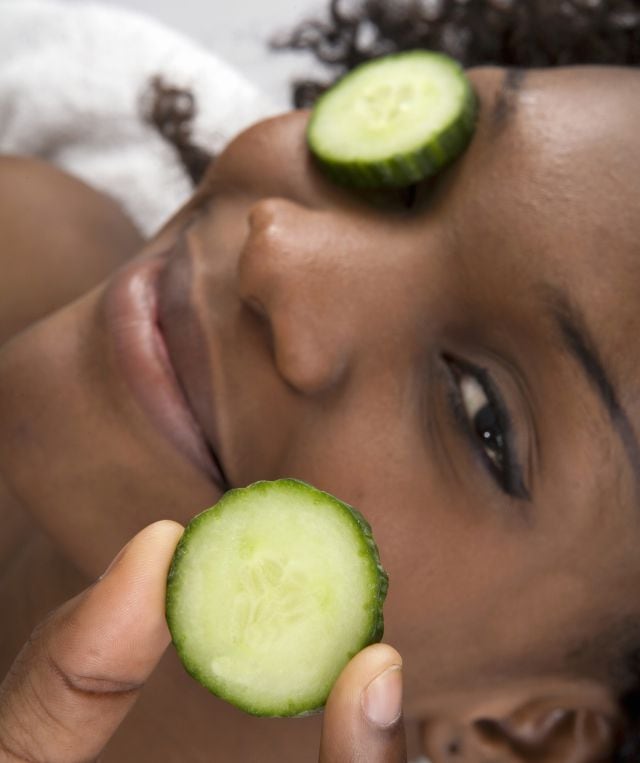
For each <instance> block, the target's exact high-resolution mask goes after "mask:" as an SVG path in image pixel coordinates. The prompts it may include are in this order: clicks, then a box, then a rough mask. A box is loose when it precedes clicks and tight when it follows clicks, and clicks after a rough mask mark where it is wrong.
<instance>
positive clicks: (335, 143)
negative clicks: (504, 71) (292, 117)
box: [307, 50, 477, 188]
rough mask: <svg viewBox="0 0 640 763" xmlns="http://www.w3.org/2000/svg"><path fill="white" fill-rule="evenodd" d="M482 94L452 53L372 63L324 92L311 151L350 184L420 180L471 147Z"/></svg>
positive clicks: (312, 123)
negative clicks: (468, 145) (479, 96)
mask: <svg viewBox="0 0 640 763" xmlns="http://www.w3.org/2000/svg"><path fill="white" fill-rule="evenodd" d="M476 108H477V107H476V97H475V94H474V92H473V89H472V87H471V83H470V82H469V80H468V78H467V76H466V74H465V73H464V71H463V69H462V68H461V66H460V65H459V64H458V63H457V62H456V61H454V60H453V59H452V58H449V57H448V56H446V55H444V54H441V53H433V52H430V51H425V50H414V51H409V52H406V53H396V54H393V55H389V56H385V57H383V58H379V59H375V60H373V61H369V62H367V63H365V64H362V65H361V66H359V67H357V68H356V69H354V70H353V71H351V72H349V73H348V74H347V75H345V76H344V77H343V78H342V79H341V80H339V81H338V82H337V83H336V84H335V85H334V86H333V87H331V88H330V89H329V90H327V92H326V93H324V95H322V96H321V97H320V98H319V99H318V101H317V102H316V105H315V107H314V109H313V112H312V115H311V118H310V120H309V126H308V129H307V141H308V144H309V148H310V149H311V152H312V153H313V154H314V156H315V157H316V159H317V160H318V161H319V163H320V165H321V166H322V167H323V169H324V170H325V171H326V172H327V173H328V174H329V176H330V177H331V178H332V179H333V180H335V181H336V182H338V183H340V184H342V185H348V186H355V187H362V188H373V187H385V186H387V187H396V186H406V185H410V184H412V183H416V182H418V181H420V180H422V179H423V178H425V177H428V176H429V175H433V174H434V173H435V172H437V171H438V170H440V169H441V168H442V167H444V166H445V165H446V164H448V163H449V162H451V161H452V160H453V159H455V158H456V156H458V155H459V154H460V153H461V152H462V151H463V150H464V149H465V147H466V146H467V144H468V143H469V140H470V138H471V136H472V134H473V130H474V126H475V120H476Z"/></svg>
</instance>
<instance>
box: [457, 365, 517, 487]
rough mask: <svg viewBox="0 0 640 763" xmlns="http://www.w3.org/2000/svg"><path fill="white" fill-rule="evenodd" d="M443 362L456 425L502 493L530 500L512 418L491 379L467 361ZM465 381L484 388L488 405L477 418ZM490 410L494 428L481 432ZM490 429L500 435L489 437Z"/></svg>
mask: <svg viewBox="0 0 640 763" xmlns="http://www.w3.org/2000/svg"><path fill="white" fill-rule="evenodd" d="M443 360H444V362H445V366H446V368H447V372H448V373H447V376H448V379H449V390H448V393H449V394H448V397H449V402H450V404H451V409H452V411H453V414H454V418H455V420H456V423H457V424H458V425H459V427H460V428H461V430H462V432H463V433H464V435H465V436H466V437H467V438H468V439H469V440H470V442H471V444H472V446H473V448H474V450H475V451H476V452H477V453H478V454H479V455H480V457H481V458H482V462H483V464H484V466H485V468H486V469H487V471H488V472H489V474H490V475H491V477H492V478H493V479H494V480H495V482H497V484H498V486H499V487H500V489H501V490H502V491H503V492H505V493H507V495H510V496H512V497H514V498H523V499H524V498H528V497H529V491H528V490H527V488H526V486H525V484H524V480H523V476H522V468H521V467H520V465H519V463H518V460H517V458H516V455H515V449H514V447H513V442H512V441H513V427H512V424H511V416H510V415H509V411H508V409H507V406H506V405H505V403H504V401H503V399H502V396H501V395H500V392H499V391H498V388H497V387H496V385H495V384H494V382H493V380H492V379H491V376H490V375H489V373H488V372H487V371H486V370H485V369H484V368H479V367H478V366H475V365H473V364H472V363H469V362H467V361H462V360H460V359H458V358H453V357H451V356H443ZM465 377H469V378H470V379H472V380H473V381H474V382H475V383H476V384H477V385H478V386H479V387H480V389H481V390H482V394H483V395H484V396H485V398H486V401H487V402H486V404H484V405H483V406H482V407H481V408H479V409H478V411H477V412H476V414H475V415H474V416H473V417H471V416H470V414H469V411H468V410H467V407H466V405H465V401H464V398H463V393H462V390H461V381H462V380H463V379H464V378H465ZM487 409H489V410H490V415H491V419H492V421H491V424H490V425H489V424H486V425H485V426H484V427H483V428H481V429H479V428H478V425H477V423H476V422H477V419H478V417H479V415H480V414H481V413H482V412H483V411H486V410H487ZM490 428H491V429H494V430H495V429H497V430H498V431H497V434H496V433H495V432H494V434H492V435H489V436H485V435H486V433H488V432H489V430H490ZM489 450H491V451H492V455H490V454H489Z"/></svg>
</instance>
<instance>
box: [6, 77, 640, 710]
mask: <svg viewBox="0 0 640 763" xmlns="http://www.w3.org/2000/svg"><path fill="white" fill-rule="evenodd" d="M470 76H471V78H472V80H473V83H474V86H475V88H476V91H477V93H478V96H479V100H480V116H479V123H478V128H477V132H476V135H475V137H474V139H473V141H472V144H471V146H470V147H469V149H468V150H467V152H466V153H465V154H464V155H463V156H462V157H461V158H460V159H459V160H458V161H457V162H456V163H455V164H454V165H453V166H452V167H451V168H450V169H448V170H447V171H446V172H444V173H442V174H441V175H440V176H439V177H437V178H436V179H433V180H427V181H425V182H424V183H422V184H421V185H420V186H419V187H418V189H417V193H416V196H415V200H414V202H413V205H412V206H410V207H409V206H406V204H407V197H406V195H405V197H404V200H403V198H402V197H401V195H400V194H398V193H396V192H395V191H389V192H388V193H387V192H384V193H381V194H379V195H378V194H376V195H365V194H361V193H353V192H350V191H347V190H343V189H340V188H336V187H334V186H333V185H331V184H330V183H329V182H328V181H327V180H325V179H324V177H323V176H322V174H321V173H320V172H319V171H318V170H317V168H316V167H315V166H314V163H313V161H312V160H311V159H310V157H309V154H308V152H307V148H306V144H305V137H304V130H305V125H306V121H307V114H306V113H302V112H301V113H293V114H289V115H286V116H283V117H281V118H277V119H275V120H272V121H268V122H265V123H262V124H259V125H257V126H255V127H254V128H252V129H250V130H249V131H248V132H245V133H244V134H242V135H241V136H240V137H238V138H237V139H236V141H235V142H234V143H232V144H231V146H230V147H229V148H228V149H227V150H226V151H225V153H224V154H223V155H222V156H221V157H220V158H219V159H218V161H217V162H216V164H215V166H214V167H213V169H212V171H211V172H210V173H209V176H208V177H207V179H206V181H205V183H204V185H203V186H202V188H201V189H200V191H199V193H198V194H197V196H196V198H195V199H194V201H193V202H192V203H191V204H190V205H189V206H188V207H187V208H185V209H184V210H182V211H181V212H180V213H179V214H178V215H177V217H176V218H174V220H173V221H172V222H171V223H170V224H169V225H168V226H167V227H166V228H165V230H164V231H163V232H162V233H161V234H160V235H159V236H158V237H157V238H156V239H155V240H154V241H152V242H150V244H149V245H148V246H147V247H146V248H145V251H144V252H143V253H142V255H141V257H139V258H137V259H136V260H135V261H134V262H133V263H132V264H131V265H130V266H128V267H127V268H125V269H124V270H123V271H121V272H120V273H118V274H116V276H115V277H114V278H113V279H112V280H111V281H110V282H108V283H106V284H105V285H103V286H102V287H100V288H98V289H96V290H95V291H93V292H92V293H90V294H89V295H87V296H86V297H85V298H83V299H81V300H80V301H78V302H76V303H74V304H73V305H71V306H69V307H68V308H66V309H64V310H62V311H60V312H59V313H57V314H56V315H54V316H53V317H51V318H49V319H47V320H45V321H43V322H42V323H40V324H38V325H36V326H35V327H33V328H32V329H30V330H29V331H27V332H25V333H24V334H22V335H20V336H18V337H17V338H16V340H14V342H13V343H10V344H9V345H8V346H6V347H5V348H4V350H3V353H2V355H1V356H0V433H1V436H0V465H1V466H2V470H3V476H4V478H5V480H6V481H7V482H8V483H9V485H10V487H11V488H12V489H13V490H14V491H15V493H16V494H17V495H18V496H19V497H20V498H21V499H22V500H23V501H24V503H25V504H26V505H28V506H29V507H30V508H31V509H32V510H33V511H34V512H36V513H37V515H38V516H39V517H40V519H41V521H42V522H43V523H44V524H45V526H46V527H47V528H48V530H49V532H50V533H51V534H52V535H53V536H54V538H55V539H56V540H57V541H58V542H59V544H60V545H61V546H62V547H63V548H64V549H65V551H66V552H67V553H68V555H69V556H70V557H71V558H72V559H74V560H75V561H76V562H77V563H78V564H79V565H80V566H81V567H83V568H84V569H85V570H86V571H87V572H90V573H91V574H95V573H97V572H98V571H99V570H100V569H101V568H102V566H103V565H104V564H105V563H106V561H107V560H108V558H109V557H110V555H112V554H113V553H114V551H115V550H116V548H117V547H118V546H119V545H120V544H122V543H123V542H124V541H125V540H126V539H127V538H128V537H129V536H130V535H132V534H133V532H134V531H135V530H136V529H138V528H139V527H141V526H142V525H144V524H147V523H149V522H151V521H153V520H155V519H158V518H161V517H173V518H175V519H178V520H180V521H182V522H186V521H188V520H189V518H190V517H191V516H193V515H194V514H195V513H197V512H199V511H200V510H202V509H204V508H205V507H207V506H209V505H210V504H212V503H213V502H215V501H216V499H218V498H219V497H220V495H221V494H222V492H223V490H224V489H225V487H226V485H227V484H230V485H232V486H238V485H245V484H248V483H250V482H253V481H255V480H258V479H275V478H277V477H283V476H290V477H297V478H300V479H302V480H306V481H308V482H311V483H313V484H315V485H316V486H318V487H320V488H322V489H325V490H328V491H330V492H332V493H334V494H336V495H337V496H339V497H340V498H342V499H343V500H345V501H347V502H349V503H351V504H353V505H355V506H356V507H358V508H359V509H360V510H361V511H362V512H363V513H364V514H365V516H366V517H367V518H368V519H369V520H370V522H371V524H372V525H373V529H374V534H375V537H376V539H377V541H378V543H379V546H380V549H381V555H382V559H383V563H384V565H385V566H386V568H387V569H388V571H389V575H390V590H389V598H388V605H387V607H386V609H385V614H386V622H387V630H386V640H388V641H389V642H391V643H393V644H394V645H395V646H396V647H397V648H398V649H399V650H400V651H401V652H402V653H403V656H404V659H405V665H406V666H407V670H406V682H407V686H406V700H407V713H408V714H410V715H411V714H415V715H416V716H420V715H422V714H424V713H428V712H429V708H430V707H431V704H432V703H433V701H434V697H439V698H440V699H439V701H445V700H443V699H442V698H445V697H447V696H449V695H451V696H453V693H454V690H456V689H459V688H464V689H465V690H467V691H468V692H472V691H473V689H474V687H476V686H486V685H487V683H488V682H490V681H492V680H495V677H496V676H498V677H499V680H500V681H508V680H510V677H511V676H513V675H518V676H520V677H522V676H524V677H535V676H539V675H541V674H544V673H546V672H553V671H558V670H559V666H561V665H564V664H568V663H565V657H566V656H567V653H569V652H571V650H572V649H573V648H574V647H577V646H578V645H579V644H580V643H581V642H582V640H583V638H584V637H585V634H589V633H591V632H592V631H593V630H594V628H595V624H596V623H600V624H602V623H606V622H608V619H609V618H613V616H614V615H616V616H618V615H620V614H623V613H624V612H628V613H633V612H634V611H635V610H636V609H637V606H636V604H635V602H634V599H633V594H632V591H633V590H634V589H635V590H637V583H638V577H639V576H638V572H639V570H638V569H637V567H638V564H637V563H636V562H635V558H636V549H637V544H638V540H639V534H638V517H639V516H640V515H639V514H638V511H640V509H639V506H638V495H637V493H638V488H639V484H638V479H639V473H640V472H639V469H640V448H639V447H638V442H637V439H636V431H637V428H638V423H637V422H638V417H639V416H640V407H639V406H640V400H639V398H638V394H637V390H638V385H637V377H638V371H637V364H638V358H639V355H638V348H637V346H636V342H635V338H636V337H637V336H638V335H639V333H640V310H639V309H638V296H637V295H638V286H639V284H640V257H638V254H639V253H640V252H639V250H638V240H639V235H638V234H639V230H638V228H639V225H638V203H637V177H638V176H640V158H639V157H640V152H639V151H638V136H637V124H638V119H639V118H640V113H639V112H640V108H639V107H638V105H637V104H638V103H640V98H638V95H640V79H639V78H638V75H637V74H633V73H631V72H630V71H623V70H597V69H593V70H589V69H575V70H558V71H555V72H531V73H529V74H528V75H527V76H526V77H525V76H523V75H522V74H520V73H516V74H514V73H513V72H507V73H505V72H504V71H502V70H498V69H482V70H475V71H472V72H471V73H470ZM212 450H213V452H214V453H215V457H214V458H212V456H211V451H212ZM215 462H217V465H216V463H215Z"/></svg>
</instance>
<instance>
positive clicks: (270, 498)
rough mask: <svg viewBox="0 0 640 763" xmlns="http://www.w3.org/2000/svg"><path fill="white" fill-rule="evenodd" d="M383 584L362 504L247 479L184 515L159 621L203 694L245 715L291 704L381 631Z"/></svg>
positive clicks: (317, 692) (312, 700)
mask: <svg viewBox="0 0 640 763" xmlns="http://www.w3.org/2000/svg"><path fill="white" fill-rule="evenodd" d="M386 592H387V575H386V573H385V571H384V570H383V568H382V566H381V564H380V558H379V555H378V551H377V548H376V546H375V543H374V541H373V538H372V535H371V529H370V527H369V525H368V524H367V522H366V520H365V519H364V518H363V517H362V515H361V514H359V513H358V512H357V511H356V510H355V509H353V508H351V507H350V506H348V505H347V504H345V503H342V502H341V501H339V500H338V499H337V498H334V497H333V496H331V495H329V494H328V493H324V492H322V491H320V490H317V489H316V488H314V487H312V486H311V485H307V484H306V483H304V482H299V481H297V480H293V479H282V480H276V481H275V482H257V483H255V484H254V485H250V486H249V487H247V488H239V489H235V490H231V491H229V492H228V493H226V494H225V495H224V497H223V498H222V499H221V500H220V501H219V502H218V503H217V504H216V505H215V506H214V507H213V508H211V509H209V510H207V511H205V512H203V513H202V514H200V515H198V516H197V517H196V518H195V519H194V520H193V521H192V522H191V523H190V524H189V525H188V526H187V528H186V530H185V532H184V535H183V537H182V539H181V540H180V543H179V544H178V547H177V548H176V551H175V554H174V558H173V562H172V564H171V568H170V570H169V577H168V582H167V599H166V613H167V622H168V624H169V629H170V631H171V636H172V639H173V643H174V644H175V647H176V649H177V651H178V653H179V655H180V658H181V659H182V662H183V664H184V666H185V668H186V669H187V671H188V672H189V673H190V674H191V675H192V676H193V677H194V678H196V679H197V680H198V681H199V682H200V683H202V684H203V685H204V686H205V687H206V688H207V689H209V690H210V691H212V692H213V693H214V694H216V695H218V696H219V697H221V698H222V699H225V700H227V701H229V702H231V703H232V704H234V705H236V706H237V707H240V708H241V709H243V710H245V711H247V712H249V713H252V714H254V715H266V716H292V715H302V714H305V713H308V712H311V711H313V710H316V709H318V708H320V707H321V706H322V705H323V704H324V703H325V701H326V699H327V696H328V694H329V692H330V691H331V687H332V686H333V683H334V682H335V680H336V678H337V677H338V675H339V673H340V671H341V670H342V668H343V667H344V666H345V665H346V663H347V662H348V661H349V659H350V658H351V657H352V656H353V655H354V654H356V652H358V651H359V650H360V649H362V648H364V647H365V646H367V645H368V644H372V643H374V642H376V641H379V640H380V639H381V638H382V631H383V620H382V604H383V602H384V598H385V596H386Z"/></svg>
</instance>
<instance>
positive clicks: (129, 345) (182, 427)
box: [104, 254, 227, 491]
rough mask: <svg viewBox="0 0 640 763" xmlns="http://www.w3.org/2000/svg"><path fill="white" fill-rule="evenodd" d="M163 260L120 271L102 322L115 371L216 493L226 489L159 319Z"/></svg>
mask: <svg viewBox="0 0 640 763" xmlns="http://www.w3.org/2000/svg"><path fill="white" fill-rule="evenodd" d="M168 262H169V254H164V255H161V256H154V257H149V258H148V259H142V260H140V261H139V262H136V263H135V264H133V265H131V266H129V267H126V268H125V269H124V270H122V271H121V272H120V273H119V274H118V275H117V276H116V277H115V279H114V281H113V282H112V284H111V285H110V286H109V288H108V289H107V292H106V294H105V303H104V307H105V317H106V323H107V329H108V332H109V337H110V339H111V343H112V347H113V349H114V351H115V357H116V359H117V363H118V366H119V368H120V370H121V372H122V375H123V377H124V380H125V382H126V384H127V386H128V387H129V389H130V391H131V393H132V394H133V397H134V399H135V401H136V403H137V404H138V406H139V407H140V408H141V409H142V411H143V412H144V413H145V414H146V415H147V417H148V418H149V419H150V420H151V422H152V423H153V424H154V425H155V427H156V429H157V430H158V431H159V432H160V433H162V434H163V435H164V436H165V437H166V438H167V439H168V440H169V441H170V442H171V443H172V444H173V446H174V447H175V449H176V450H177V451H178V452H179V453H181V454H182V455H183V456H184V457H186V458H187V459H188V460H189V461H191V463H192V464H194V465H195V466H196V467H197V468H198V469H200V470H201V471H203V472H204V473H205V474H206V475H207V476H208V477H209V479H211V480H212V481H213V482H214V483H215V484H216V486H217V487H219V488H220V490H222V491H225V490H226V489H227V485H226V480H225V478H224V476H223V473H222V470H221V469H220V467H219V465H218V463H217V457H216V455H215V453H214V452H212V448H211V446H210V444H209V443H208V442H207V440H206V439H205V436H204V433H203V430H202V428H201V427H200V425H199V424H198V422H197V420H196V418H195V417H194V414H193V412H192V410H191V408H190V405H189V402H188V400H187V398H186V396H185V394H184V392H183V390H182V387H181V384H180V380H179V376H178V375H177V374H176V371H175V369H174V366H173V364H172V361H171V357H170V353H169V351H168V348H167V345H166V342H165V339H164V336H163V333H162V331H161V328H160V326H161V321H160V316H159V307H160V305H159V302H160V300H159V295H158V286H159V281H160V277H161V275H162V272H163V270H164V269H165V268H166V266H167V263H168Z"/></svg>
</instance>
